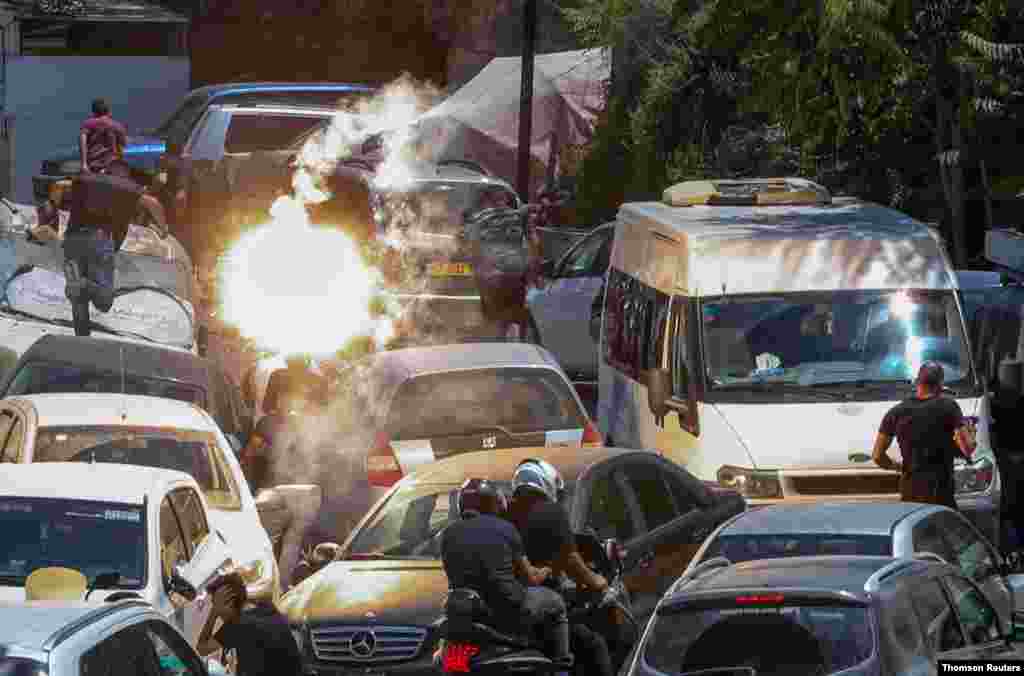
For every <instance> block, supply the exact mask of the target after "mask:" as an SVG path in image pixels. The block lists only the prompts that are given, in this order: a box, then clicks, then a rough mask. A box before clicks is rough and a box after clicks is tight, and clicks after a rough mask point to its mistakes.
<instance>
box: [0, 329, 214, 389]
mask: <svg viewBox="0 0 1024 676" xmlns="http://www.w3.org/2000/svg"><path fill="white" fill-rule="evenodd" d="M29 361H59V362H64V363H70V364H82V365H84V366H88V367H89V368H90V369H91V370H93V371H105V372H119V371H120V370H121V369H122V368H124V370H125V373H128V374H131V375H139V376H145V377H149V378H159V379H163V380H174V381H178V382H182V383H188V384H190V385H194V386H196V387H199V388H201V389H203V390H204V391H207V390H209V381H210V375H209V370H210V369H211V368H212V369H215V368H216V367H215V366H214V365H213V364H212V362H210V361H208V360H206V359H204V358H202V357H199V356H197V355H195V354H192V353H191V352H188V351H185V350H178V349H174V348H169V347H166V346H163V345H155V344H151V343H129V342H125V341H123V340H112V339H109V338H94V337H91V336H90V337H84V336H65V335H59V334H52V333H51V334H46V335H44V336H42V337H41V338H39V340H37V341H36V342H35V343H33V344H32V346H31V347H29V348H28V349H27V350H25V352H24V354H22V356H21V359H20V360H19V362H20V363H26V362H29ZM16 371H17V369H12V370H11V373H10V375H9V376H8V377H7V378H5V380H8V379H9V378H11V377H13V376H14V373H15V372H16ZM5 390H6V388H5Z"/></svg>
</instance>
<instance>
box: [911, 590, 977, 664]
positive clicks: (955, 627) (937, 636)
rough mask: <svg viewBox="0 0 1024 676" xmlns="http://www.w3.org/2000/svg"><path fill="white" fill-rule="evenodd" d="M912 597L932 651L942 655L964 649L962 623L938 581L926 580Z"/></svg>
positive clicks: (912, 591)
mask: <svg viewBox="0 0 1024 676" xmlns="http://www.w3.org/2000/svg"><path fill="white" fill-rule="evenodd" d="M910 597H911V600H912V602H913V605H914V609H915V610H917V616H918V619H919V620H920V621H921V629H922V631H923V633H924V636H925V640H926V641H927V642H928V645H929V647H930V648H931V651H933V652H936V653H942V652H946V651H949V650H957V649H959V648H963V647H964V635H963V632H961V631H960V623H959V622H957V618H956V613H954V612H953V608H952V607H951V606H950V605H949V599H948V598H947V596H946V592H945V591H943V589H942V586H941V585H940V584H939V581H938V580H925V581H923V582H921V583H920V584H917V585H915V586H914V587H912V588H911V590H910Z"/></svg>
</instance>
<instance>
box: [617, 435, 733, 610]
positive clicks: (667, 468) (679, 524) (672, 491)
mask: <svg viewBox="0 0 1024 676" xmlns="http://www.w3.org/2000/svg"><path fill="white" fill-rule="evenodd" d="M621 471H622V474H623V477H624V478H625V480H626V482H627V483H628V484H629V486H630V488H631V489H632V490H631V492H632V494H633V496H635V499H636V502H637V507H638V510H639V512H640V520H641V533H640V535H639V536H638V537H637V538H636V539H635V540H634V542H633V544H632V547H634V548H636V549H638V550H640V551H642V552H645V553H648V554H649V555H650V556H652V560H651V565H650V568H649V571H648V574H647V575H646V579H645V583H644V584H645V588H644V590H645V591H647V592H648V593H650V594H651V595H652V596H653V597H655V598H659V599H660V598H661V596H662V595H663V594H664V593H665V592H666V591H667V590H668V588H669V587H670V586H671V585H672V583H673V582H675V580H676V579H677V578H678V577H679V576H680V575H682V573H683V571H685V570H686V567H687V566H688V565H689V563H690V561H691V559H693V556H694V554H696V552H697V550H698V549H699V548H700V546H701V544H702V543H703V542H704V540H705V539H706V538H707V537H708V536H709V535H710V534H711V533H712V532H713V531H714V530H715V528H716V527H717V526H718V525H719V524H720V523H722V522H723V521H724V520H725V519H726V518H728V517H729V516H732V515H733V514H735V513H737V512H738V511H740V510H742V509H743V503H742V500H741V499H738V498H737V499H736V500H735V501H729V502H726V501H723V502H722V503H721V504H716V500H715V498H714V497H713V496H712V495H711V494H710V493H709V492H708V491H707V489H706V488H705V487H704V486H703V485H702V484H701V483H700V482H699V481H698V480H697V479H695V478H694V477H692V476H690V475H688V474H686V473H685V472H684V471H683V470H682V469H681V468H679V467H678V466H676V465H674V464H673V463H672V462H670V461H669V460H667V459H665V458H663V457H661V456H658V455H654V454H635V455H632V456H630V457H629V458H628V459H626V460H624V461H623V463H622V467H621Z"/></svg>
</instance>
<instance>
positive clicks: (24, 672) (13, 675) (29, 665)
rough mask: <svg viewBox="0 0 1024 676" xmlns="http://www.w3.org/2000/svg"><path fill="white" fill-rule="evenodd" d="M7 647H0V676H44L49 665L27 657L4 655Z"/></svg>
mask: <svg viewBox="0 0 1024 676" xmlns="http://www.w3.org/2000/svg"><path fill="white" fill-rule="evenodd" d="M6 651H7V647H6V646H3V645H0V676H46V675H47V674H48V673H50V672H49V665H47V664H46V663H44V662H40V661H39V660H35V659H31V658H28V657H12V656H9V655H4V652H6Z"/></svg>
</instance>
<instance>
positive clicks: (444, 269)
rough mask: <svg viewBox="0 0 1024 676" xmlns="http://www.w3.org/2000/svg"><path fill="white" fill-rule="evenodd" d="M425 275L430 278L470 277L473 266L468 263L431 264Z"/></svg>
mask: <svg viewBox="0 0 1024 676" xmlns="http://www.w3.org/2000/svg"><path fill="white" fill-rule="evenodd" d="M427 273H428V274H429V275H430V276H431V277H472V276H473V266H472V265H470V264H469V263H431V264H430V266H429V267H428V268H427Z"/></svg>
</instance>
